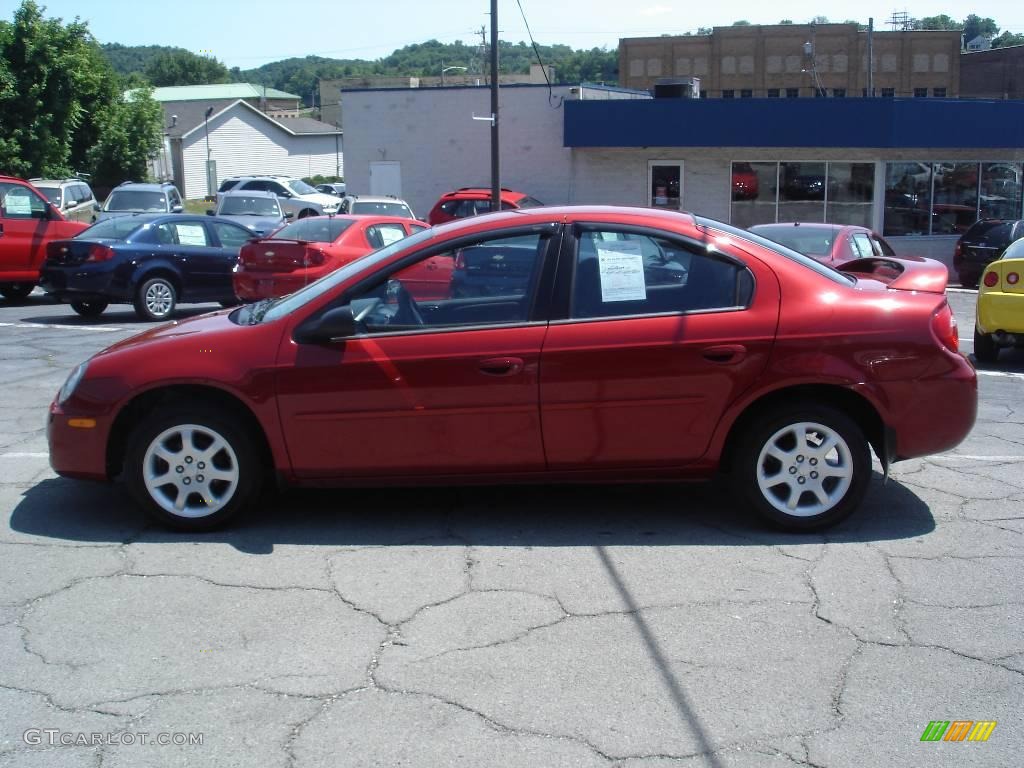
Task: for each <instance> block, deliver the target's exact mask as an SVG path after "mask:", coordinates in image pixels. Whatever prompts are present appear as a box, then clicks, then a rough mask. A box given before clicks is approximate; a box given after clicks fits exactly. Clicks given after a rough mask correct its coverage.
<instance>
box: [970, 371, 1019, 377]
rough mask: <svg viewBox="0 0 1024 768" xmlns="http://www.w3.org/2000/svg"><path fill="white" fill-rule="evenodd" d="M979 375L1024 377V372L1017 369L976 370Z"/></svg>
mask: <svg viewBox="0 0 1024 768" xmlns="http://www.w3.org/2000/svg"><path fill="white" fill-rule="evenodd" d="M975 373H977V374H978V375H979V376H997V377H999V378H1004V379H1024V373H1017V372H1016V371H975Z"/></svg>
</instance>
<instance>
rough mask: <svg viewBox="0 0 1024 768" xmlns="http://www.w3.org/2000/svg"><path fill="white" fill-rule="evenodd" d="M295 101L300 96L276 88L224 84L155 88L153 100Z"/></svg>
mask: <svg viewBox="0 0 1024 768" xmlns="http://www.w3.org/2000/svg"><path fill="white" fill-rule="evenodd" d="M261 96H266V97H267V98H268V99H294V100H296V101H298V100H299V98H300V97H299V96H297V95H296V94H294V93H285V92H284V91H279V90H277V89H276V88H269V87H268V88H267V89H266V90H265V91H264V88H263V86H262V85H254V84H253V83H222V84H218V85H175V86H168V87H165V88H154V89H153V98H154V99H156V100H157V101H161V102H163V101H201V100H203V99H258V98H260V97H261Z"/></svg>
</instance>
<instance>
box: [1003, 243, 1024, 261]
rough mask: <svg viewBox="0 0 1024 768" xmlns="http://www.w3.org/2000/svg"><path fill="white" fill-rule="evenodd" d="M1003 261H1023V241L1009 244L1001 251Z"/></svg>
mask: <svg viewBox="0 0 1024 768" xmlns="http://www.w3.org/2000/svg"><path fill="white" fill-rule="evenodd" d="M1003 258H1004V259H1024V239H1017V240H1014V241H1013V242H1012V243H1010V245H1009V247H1007V249H1006V250H1005V251H1003Z"/></svg>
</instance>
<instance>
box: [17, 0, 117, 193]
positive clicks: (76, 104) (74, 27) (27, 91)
mask: <svg viewBox="0 0 1024 768" xmlns="http://www.w3.org/2000/svg"><path fill="white" fill-rule="evenodd" d="M116 89H117V79H116V77H115V76H114V73H113V71H112V70H111V69H110V65H109V64H108V63H107V61H106V59H104V58H103V54H102V53H101V51H100V48H99V45H98V44H97V43H96V41H95V39H94V38H93V37H92V35H91V34H90V33H89V29H88V26H87V25H86V24H84V23H81V22H79V21H74V22H72V23H70V24H67V25H65V24H63V23H62V21H61V20H60V19H46V18H43V15H42V9H41V8H40V7H39V6H38V5H37V4H36V2H35V1H34V0H24V2H22V4H21V6H20V7H19V8H18V9H17V10H16V11H15V13H14V20H13V22H12V23H3V24H0V125H2V126H3V130H2V131H0V170H2V171H6V172H8V173H13V174H16V175H20V176H33V175H41V176H58V175H65V174H70V173H72V172H73V171H74V170H75V169H76V168H78V167H80V166H82V165H84V163H85V160H86V158H85V155H86V152H87V151H88V148H89V146H90V145H91V143H92V142H93V141H95V138H96V135H97V133H96V132H97V130H98V129H97V127H96V123H95V120H94V119H93V117H94V115H95V114H96V112H97V111H98V110H99V109H100V108H101V107H102V106H103V105H104V104H106V103H108V102H109V100H110V99H111V98H112V97H113V96H114V94H115V93H116Z"/></svg>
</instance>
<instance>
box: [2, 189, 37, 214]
mask: <svg viewBox="0 0 1024 768" xmlns="http://www.w3.org/2000/svg"><path fill="white" fill-rule="evenodd" d="M4 207H5V208H7V215H8V216H31V215H32V201H31V200H29V197H28V194H27V193H20V194H19V193H16V192H9V193H8V194H7V199H6V200H5V201H4Z"/></svg>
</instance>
